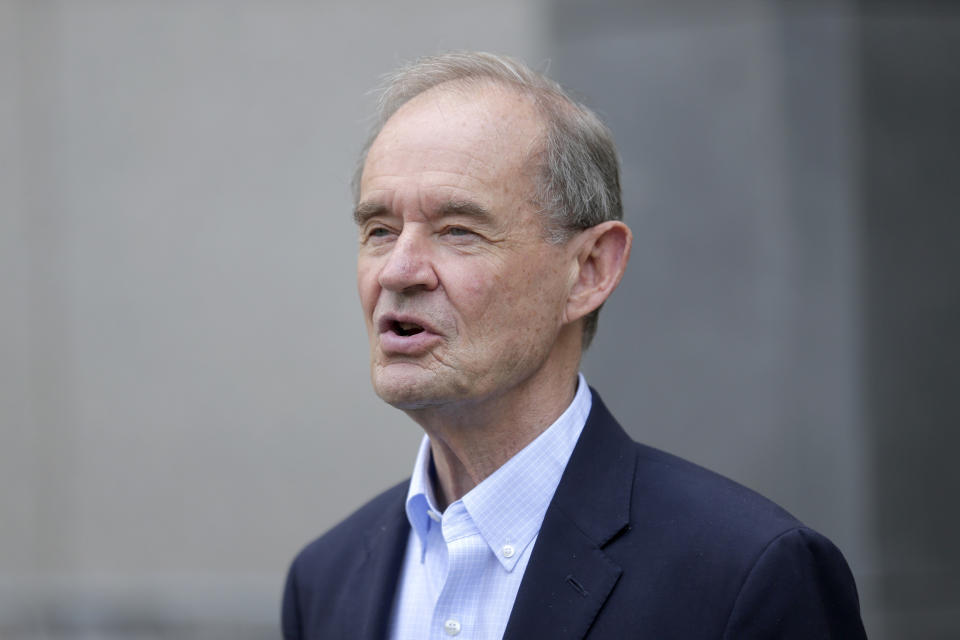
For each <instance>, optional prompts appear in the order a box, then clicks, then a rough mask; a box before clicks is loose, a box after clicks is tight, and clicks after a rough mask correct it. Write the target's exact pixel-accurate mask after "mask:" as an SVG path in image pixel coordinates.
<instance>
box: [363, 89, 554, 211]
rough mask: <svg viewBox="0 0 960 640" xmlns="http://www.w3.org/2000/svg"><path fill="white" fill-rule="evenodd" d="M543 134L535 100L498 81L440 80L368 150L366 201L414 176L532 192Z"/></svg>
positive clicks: (453, 185) (424, 181) (447, 184)
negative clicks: (534, 160) (533, 160)
mask: <svg viewBox="0 0 960 640" xmlns="http://www.w3.org/2000/svg"><path fill="white" fill-rule="evenodd" d="M542 139H543V126H542V124H541V120H540V117H539V115H538V113H537V111H536V108H535V106H534V104H533V101H532V100H531V99H530V98H529V97H527V96H525V95H523V94H521V93H519V92H517V91H515V90H513V89H510V88H506V87H501V86H498V85H495V84H492V83H484V84H481V85H479V86H462V85H455V86H447V85H441V86H439V87H435V88H433V89H430V90H429V91H426V92H424V93H422V94H420V95H418V96H416V97H414V98H413V99H411V100H410V101H409V102H407V103H406V104H404V105H403V106H402V107H401V108H400V109H399V110H397V112H396V113H395V114H394V115H393V116H392V117H391V118H390V119H389V120H388V121H387V123H386V124H385V125H384V127H383V129H382V130H381V132H380V134H379V135H378V136H377V138H376V139H375V140H374V142H373V144H372V145H371V147H370V150H369V152H368V154H367V159H366V163H365V165H364V170H363V174H362V177H361V182H360V187H361V198H363V197H365V196H367V195H369V192H370V191H371V190H376V189H382V188H384V187H387V188H389V187H390V185H391V184H393V185H397V184H399V182H400V181H405V182H407V183H408V182H409V181H410V180H411V179H415V180H416V181H417V183H418V186H419V187H421V188H423V187H426V188H430V187H436V188H448V189H453V190H457V189H466V190H486V191H492V192H497V191H500V192H504V191H510V190H517V189H525V190H528V189H529V187H530V182H529V180H530V175H529V173H530V171H529V168H530V159H531V156H532V155H533V154H535V153H537V151H538V150H539V149H540V146H541V145H542ZM490 195H493V194H490Z"/></svg>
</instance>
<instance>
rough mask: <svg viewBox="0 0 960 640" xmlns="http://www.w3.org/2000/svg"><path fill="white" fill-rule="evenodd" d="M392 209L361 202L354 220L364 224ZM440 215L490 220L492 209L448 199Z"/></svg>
mask: <svg viewBox="0 0 960 640" xmlns="http://www.w3.org/2000/svg"><path fill="white" fill-rule="evenodd" d="M389 212H390V210H389V209H388V208H387V207H386V206H384V205H382V204H380V203H378V202H361V203H360V204H358V205H357V207H356V208H355V209H354V210H353V221H354V222H355V223H357V225H358V226H362V225H364V224H365V223H366V222H367V221H368V220H370V219H371V218H375V217H377V216H380V215H387V214H389ZM437 212H438V215H439V216H465V217H467V218H474V219H477V220H489V219H490V217H491V215H490V211H489V210H487V209H486V208H485V207H483V206H481V205H479V204H477V203H476V202H471V201H469V200H447V201H446V202H444V203H443V204H441V205H440V206H439V207H437Z"/></svg>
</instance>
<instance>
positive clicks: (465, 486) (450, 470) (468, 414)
mask: <svg viewBox="0 0 960 640" xmlns="http://www.w3.org/2000/svg"><path fill="white" fill-rule="evenodd" d="M578 366H579V361H577V362H576V363H575V364H574V366H572V367H563V368H562V370H559V371H556V372H555V373H546V372H544V371H541V372H538V374H536V375H534V376H532V377H531V378H530V379H528V380H526V381H524V382H523V383H522V384H520V385H517V386H515V387H513V388H511V389H509V390H507V391H506V392H504V393H501V394H498V395H496V396H494V397H488V398H484V399H480V400H472V401H469V402H464V403H458V404H457V405H456V406H444V407H431V408H429V409H418V410H412V411H408V412H407V413H408V415H410V417H412V418H413V419H414V420H415V421H416V422H417V423H418V424H420V426H421V427H423V430H424V431H425V432H426V433H427V435H428V436H429V437H430V448H431V453H432V454H433V463H434V467H435V470H436V482H435V483H434V485H435V486H434V493H435V494H436V495H435V497H436V499H437V502H438V504H437V506H438V507H439V508H440V509H441V510H443V509H446V507H447V505H449V504H450V503H451V502H454V501H456V500H459V499H460V498H462V497H463V496H464V494H466V493H467V492H468V491H470V489H472V488H473V487H475V486H476V485H478V484H480V482H482V481H483V480H484V479H485V478H487V477H488V476H489V475H491V474H492V473H493V472H494V471H496V470H497V469H499V468H500V467H501V466H503V464H504V463H505V462H507V461H508V460H509V459H510V458H512V457H513V456H514V455H515V454H516V453H517V452H519V451H520V450H521V449H523V448H524V447H525V446H527V445H528V444H530V443H531V442H533V440H535V439H536V438H537V436H539V435H540V434H541V433H543V432H544V431H545V430H546V429H547V427H549V426H550V425H551V424H553V422H555V421H556V419H557V418H559V417H560V415H561V414H562V413H563V412H564V411H565V410H566V408H567V407H568V406H569V405H570V403H571V402H572V401H573V397H574V395H575V393H576V389H577V373H576V372H577V368H578Z"/></svg>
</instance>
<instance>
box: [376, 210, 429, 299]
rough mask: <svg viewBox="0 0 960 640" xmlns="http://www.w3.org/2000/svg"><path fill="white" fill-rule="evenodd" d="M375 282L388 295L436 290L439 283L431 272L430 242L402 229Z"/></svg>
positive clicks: (410, 229)
mask: <svg viewBox="0 0 960 640" xmlns="http://www.w3.org/2000/svg"><path fill="white" fill-rule="evenodd" d="M378 281H379V282H380V286H381V287H383V288H384V289H386V290H388V291H397V292H400V291H408V290H410V289H415V288H422V289H425V290H428V291H429V290H432V289H435V288H436V287H437V285H438V284H439V279H438V278H437V273H436V271H435V270H434V265H433V260H432V255H431V248H430V239H429V238H428V237H427V238H425V237H421V236H420V235H418V234H417V233H416V230H414V229H412V228H410V226H408V227H407V228H404V230H403V232H402V233H401V234H400V235H399V236H398V237H397V239H396V241H395V242H394V243H393V247H391V249H390V252H389V254H387V258H386V262H385V263H384V264H383V268H382V269H381V270H380V275H379V278H378Z"/></svg>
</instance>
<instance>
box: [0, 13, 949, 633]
mask: <svg viewBox="0 0 960 640" xmlns="http://www.w3.org/2000/svg"><path fill="white" fill-rule="evenodd" d="M464 48H466V49H484V50H491V51H496V52H502V53H509V54H512V55H515V56H518V57H521V58H523V59H525V60H526V61H528V62H529V63H530V64H531V65H533V66H535V67H538V68H544V67H545V66H546V65H548V64H549V71H550V74H551V75H553V76H554V77H555V78H557V79H559V80H560V81H561V82H563V83H564V84H566V85H567V86H569V87H570V88H572V89H573V90H574V92H576V93H577V94H579V95H580V96H581V97H582V98H583V99H584V100H585V101H586V102H588V103H589V104H590V105H592V106H593V107H595V108H596V109H597V110H598V111H599V112H601V114H603V115H604V116H605V118H606V119H607V121H608V122H609V124H610V125H611V128H612V129H613V132H614V135H615V137H616V139H617V140H618V142H619V145H620V151H621V154H622V160H623V169H624V175H623V181H624V188H625V199H626V209H627V216H628V220H629V222H630V224H631V225H632V227H633V229H634V233H635V237H636V245H635V248H634V252H633V259H632V262H631V265H630V269H629V272H628V274H627V277H626V278H625V280H624V283H623V285H622V286H621V288H620V290H619V291H618V292H617V294H615V297H614V299H613V300H612V301H611V302H610V303H609V304H608V305H607V307H606V309H605V311H604V313H603V315H602V316H601V328H600V333H599V336H598V338H597V340H596V341H595V343H594V346H593V348H592V349H591V351H590V352H589V354H588V356H587V359H586V363H585V367H584V370H585V373H586V375H587V377H588V379H589V380H590V382H591V383H592V384H593V385H594V386H596V387H597V388H598V389H599V390H600V391H601V393H602V394H603V396H604V398H605V400H606V401H607V402H608V404H610V405H611V407H612V409H613V410H614V412H615V413H617V414H619V415H620V416H621V417H624V418H625V417H627V416H633V418H632V419H631V420H629V421H627V424H626V426H627V427H628V428H629V429H630V430H631V432H632V434H633V436H634V437H635V438H637V439H639V440H642V441H644V442H647V443H649V444H652V445H654V446H658V447H662V448H665V449H668V450H670V451H672V452H674V453H677V454H679V455H682V456H684V457H687V458H689V459H692V460H694V461H696V462H698V463H700V464H703V465H705V466H708V467H711V468H713V469H715V470H717V471H720V472H722V473H724V474H726V475H728V476H731V477H733V478H734V479H736V480H738V481H740V482H742V483H744V484H746V485H748V486H750V487H752V488H754V489H756V490H758V491H760V492H762V493H764V494H766V495H768V496H770V497H771V498H773V499H775V500H777V501H779V502H780V503H781V504H783V505H784V506H785V507H787V508H788V509H789V510H791V511H792V512H793V513H794V514H796V515H797V516H798V517H800V518H801V519H803V520H805V521H806V522H807V523H808V524H810V525H811V526H813V527H815V528H817V529H819V530H821V531H822V532H824V533H825V534H827V535H828V536H830V537H831V538H832V539H833V540H834V541H835V542H836V543H837V544H838V545H839V546H840V547H841V549H842V550H843V551H844V552H845V554H846V556H847V558H848V560H849V562H850V564H851V567H852V569H853V571H854V573H855V575H856V577H857V581H858V584H859V588H860V592H861V600H862V605H863V614H864V618H865V621H866V624H867V629H868V632H869V633H870V636H871V637H872V638H874V639H880V640H883V639H893V638H908V637H909V638H920V639H925V638H957V637H960V551H958V549H960V547H958V545H957V544H956V541H957V539H958V538H960V527H958V522H960V514H958V509H957V504H958V499H957V497H956V493H957V490H958V489H960V465H958V464H957V463H956V461H955V456H956V455H957V454H956V451H957V450H958V447H960V434H958V429H957V427H958V425H960V400H958V396H960V393H958V384H957V380H958V371H957V367H958V362H960V348H958V344H960V340H958V339H960V295H958V292H960V287H958V284H957V274H958V273H960V217H958V210H960V198H958V178H957V171H958V168H960V158H958V150H957V143H958V140H960V124H958V114H960V65H958V63H957V61H958V60H960V6H958V5H957V4H956V3H933V2H916V1H914V2H902V3H892V2H887V3H877V2H871V3H857V2H829V3H826V2H807V3H803V2H774V1H761V0H757V1H753V2H723V3H716V2H706V1H704V2H689V1H688V2H657V1H647V2H625V1H624V2H615V1H601V2H598V1H594V2H589V3H586V2H573V1H572V0H539V1H537V2H515V1H511V0H492V1H491V0H487V1H486V2H484V3H463V2H452V1H450V0H444V1H440V0H436V1H434V0H412V1H406V2H402V3H401V2H370V1H360V2H347V1H346V0H343V1H340V2H308V1H306V0H276V1H272V2H267V1H265V0H263V1H259V0H230V1H227V0H196V1H187V0H182V1H171V2H161V1H159V0H157V1H152V2H151V1H147V0H131V1H119V0H115V1H108V0H73V1H68V0H61V1H59V2H57V1H53V0H48V1H42V0H20V1H17V0H0V309H2V314H0V638H3V639H4V640H7V639H17V640H27V639H29V640H40V639H45V638H89V639H95V638H96V639H101V638H103V639H113V638H142V639H154V638H188V639H189V638H198V639H200V638H241V639H242V638H277V637H279V632H278V623H277V618H278V606H279V598H280V593H281V589H282V581H283V576H284V572H285V570H286V567H287V564H288V562H289V561H290V559H291V558H292V557H293V555H294V554H295V552H296V551H297V550H298V549H299V548H300V547H301V546H302V545H303V544H304V543H306V542H307V541H308V540H310V539H312V538H313V537H315V536H317V535H318V534H320V533H321V532H322V531H324V530H325V529H326V528H328V527H329V526H331V525H332V524H334V523H335V522H336V521H337V520H339V519H340V518H342V517H343V516H345V515H346V514H348V513H349V512H350V511H351V510H352V509H353V508H354V507H355V506H357V505H359V504H360V503H361V502H362V501H364V500H365V499H366V498H368V497H370V496H372V495H373V494H375V493H377V492H378V491H379V490H380V489H382V488H384V487H386V486H388V485H389V484H392V483H394V482H396V481H398V480H399V479H401V478H403V477H405V476H406V475H407V474H408V473H409V470H410V468H411V466H412V464H413V457H414V455H415V450H416V445H417V442H418V440H419V436H420V432H419V429H418V428H417V427H416V425H414V424H413V423H412V422H411V421H409V420H408V419H407V418H406V417H405V416H404V415H403V414H401V413H399V412H396V411H394V410H392V409H390V408H389V407H387V406H385V405H383V404H382V403H381V402H380V401H379V400H378V399H377V398H376V397H375V396H374V394H373V393H372V391H371V390H370V387H369V382H368V373H367V358H366V340H365V335H364V328H363V322H362V318H361V314H360V311H359V305H358V302H357V295H356V291H355V284H354V252H355V247H356V235H355V230H354V228H353V224H352V222H351V217H350V209H351V202H350V196H349V189H348V186H347V185H348V181H349V177H350V173H351V170H352V167H353V162H354V158H355V157H356V153H357V151H358V150H359V147H360V145H361V144H362V142H363V139H364V135H365V131H366V128H367V125H368V119H367V118H368V116H369V114H370V113H371V112H372V105H373V99H372V97H371V95H370V94H369V93H368V92H369V90H370V89H371V88H372V87H373V86H375V85H376V84H377V82H378V78H379V76H380V75H381V74H383V73H385V72H387V71H388V70H390V69H391V68H393V67H395V66H396V65H397V64H398V63H399V62H401V61H404V60H408V59H410V58H413V57H416V56H419V55H423V54H429V53H435V52H437V51H442V50H449V49H464Z"/></svg>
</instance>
